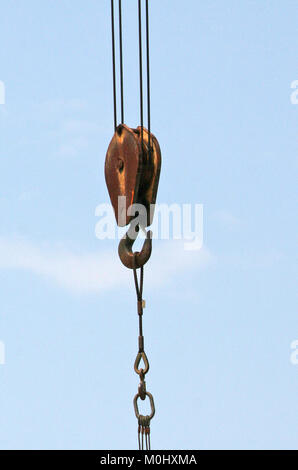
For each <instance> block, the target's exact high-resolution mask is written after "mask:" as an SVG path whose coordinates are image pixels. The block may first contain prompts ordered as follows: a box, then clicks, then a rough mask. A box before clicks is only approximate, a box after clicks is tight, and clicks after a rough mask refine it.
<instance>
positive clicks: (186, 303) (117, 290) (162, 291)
mask: <svg viewBox="0 0 298 470" xmlns="http://www.w3.org/2000/svg"><path fill="white" fill-rule="evenodd" d="M136 5H137V2H136V1H134V0H129V1H128V0H125V1H123V8H124V12H123V34H124V66H125V68H124V70H125V74H124V79H125V104H126V115H125V122H126V123H127V124H128V125H129V126H131V127H135V126H137V125H139V111H138V98H139V95H138V55H137V54H138V45H137V9H136ZM109 8H110V2H109V1H108V0H97V1H95V0H87V1H84V2H83V1H82V0H60V1H57V0H56V1H49V0H43V1H42V2H40V1H37V0H26V1H21V0H18V1H17V0H12V1H10V2H2V4H1V9H0V44H1V47H0V64H1V67H0V80H1V81H3V82H4V83H5V87H6V104H5V105H0V136H1V137H0V156H1V158H0V178H1V185H0V210H1V226H0V227H1V229H0V280H1V304H0V340H1V341H2V344H4V345H5V364H4V365H0V381H1V386H0V448H1V449H18V448H22V449H64V448H66V449H89V448H95V449H119V448H121V449H126V448H135V447H136V443H137V441H136V418H135V416H134V413H133V407H132V398H133V396H134V394H135V393H136V391H137V384H138V380H137V376H136V375H135V373H134V371H133V363H134V359H135V356H136V353H137V334H138V333H137V315H136V307H135V293H134V290H133V279H132V273H131V272H130V271H128V270H126V269H125V268H124V267H122V266H121V264H120V261H119V260H118V255H117V241H113V240H112V241H111V240H106V241H100V240H98V239H97V238H96V237H95V225H96V222H97V218H96V217H95V209H96V207H97V205H98V204H100V203H104V202H108V201H109V199H108V193H107V190H106V186H105V181H104V173H103V167H104V159H105V153H106V149H107V147H108V144H109V141H110V139H111V137H112V135H113V109H112V81H111V78H112V69H111V36H110V10H109ZM150 13H151V85H152V131H153V132H154V134H155V135H156V136H157V137H158V139H159V142H160V145H161V150H162V156H163V165H162V173H161V178H160V187H159V192H158V202H160V203H168V204H170V203H192V204H195V203H201V204H203V205H204V247H203V249H202V250H201V251H199V252H186V251H184V250H183V249H182V247H181V244H179V243H174V242H171V241H169V242H166V241H158V240H155V241H154V247H153V255H152V258H151V260H150V262H149V263H148V265H147V266H146V270H145V288H144V297H145V299H146V301H147V307H146V309H145V312H144V313H145V315H144V329H145V344H146V350H147V354H148V357H149V360H150V365H151V369H150V373H149V374H148V377H147V388H148V390H149V391H150V392H152V393H153V395H154V397H155V402H156V416H155V418H154V420H153V422H152V447H153V448H155V449H216V448H218V449H228V448H233V449H241V448H245V449H258V448H267V449H279V448H281V449H286V448H297V441H298V439H297V438H298V436H297V421H298V414H297V411H298V409H297V408H298V406H297V384H298V378H297V372H298V366H297V365H294V364H292V363H291V361H290V356H291V342H292V341H294V340H296V339H298V323H297V310H296V308H295V307H296V304H295V300H296V297H295V282H294V281H295V275H296V269H295V252H296V250H295V248H296V236H295V235H296V233H295V231H296V229H297V224H296V218H295V215H296V204H295V196H296V191H295V172H296V154H297V132H298V119H297V116H298V106H296V105H294V104H292V103H291V99H290V96H291V93H292V91H293V90H291V83H292V82H293V81H294V80H297V79H298V71H297V20H298V9H297V2H296V1H294V0H284V1H283V2H281V1H279V0H271V1H267V0H261V1H260V0H258V1H257V0H242V1H241V2H239V1H236V0H229V1H228V2H223V1H220V0H210V1H208V2H207V1H194V0H188V1H187V2H181V1H178V0H172V1H170V0H164V1H162V2H159V1H157V0H151V2H150Z"/></svg>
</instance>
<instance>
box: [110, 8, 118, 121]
mask: <svg viewBox="0 0 298 470" xmlns="http://www.w3.org/2000/svg"><path fill="white" fill-rule="evenodd" d="M114 21H115V20H114V0H111V27H112V62H113V98H114V101H113V104H114V128H115V130H116V127H117V93H116V60H115V26H114Z"/></svg>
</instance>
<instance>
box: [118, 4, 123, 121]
mask: <svg viewBox="0 0 298 470" xmlns="http://www.w3.org/2000/svg"><path fill="white" fill-rule="evenodd" d="M119 52H120V90H121V124H124V99H123V55H122V6H121V0H119Z"/></svg>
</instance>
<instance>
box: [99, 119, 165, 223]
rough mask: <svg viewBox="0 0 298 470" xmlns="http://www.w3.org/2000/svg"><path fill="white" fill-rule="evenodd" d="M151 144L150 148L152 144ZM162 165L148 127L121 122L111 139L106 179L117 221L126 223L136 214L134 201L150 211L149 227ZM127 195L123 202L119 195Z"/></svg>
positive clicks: (156, 144)
mask: <svg viewBox="0 0 298 470" xmlns="http://www.w3.org/2000/svg"><path fill="white" fill-rule="evenodd" d="M149 145H150V148H149ZM160 168H161V152H160V147H159V143H158V141H157V139H156V137H155V136H154V135H153V134H151V133H150V136H149V132H148V130H147V129H146V128H144V127H143V129H142V128H141V127H140V126H139V127H138V128H137V129H131V128H130V127H128V126H126V125H125V124H120V125H119V126H118V127H117V128H116V131H115V134H114V136H113V138H112V140H111V142H110V145H109V147H108V151H107V154H106V161H105V179H106V184H107V187H108V191H109V196H110V199H111V204H112V206H113V209H114V212H115V217H116V221H117V224H118V225H119V226H120V227H124V226H126V225H127V224H129V223H130V222H131V221H132V220H133V219H134V218H135V216H136V215H135V214H134V215H130V214H129V213H128V212H129V211H128V209H129V207H130V206H131V205H132V204H142V205H143V206H144V207H145V208H146V211H147V220H146V227H147V226H148V225H151V224H152V220H153V215H154V204H155V201H156V195H157V189H158V182H159V175H160ZM120 196H125V200H124V199H123V200H122V201H121V203H119V197H120Z"/></svg>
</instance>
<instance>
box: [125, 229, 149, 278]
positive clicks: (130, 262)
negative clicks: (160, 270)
mask: <svg viewBox="0 0 298 470" xmlns="http://www.w3.org/2000/svg"><path fill="white" fill-rule="evenodd" d="M143 230H144V229H143ZM138 231H139V229H138V226H137V227H136V232H138ZM144 231H145V230H144ZM145 233H146V240H145V241H144V244H143V247H142V250H141V251H136V252H133V251H132V246H133V244H134V242H135V240H136V238H137V234H136V235H133V236H130V235H131V227H130V228H129V230H128V231H127V232H126V234H125V235H124V236H123V237H122V238H121V240H120V243H119V247H118V254H119V257H120V259H121V261H122V263H123V264H124V266H126V267H127V268H130V269H134V268H141V267H142V266H144V264H145V263H147V261H148V260H149V258H150V256H151V251H152V232H151V230H149V231H148V232H146V231H145Z"/></svg>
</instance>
